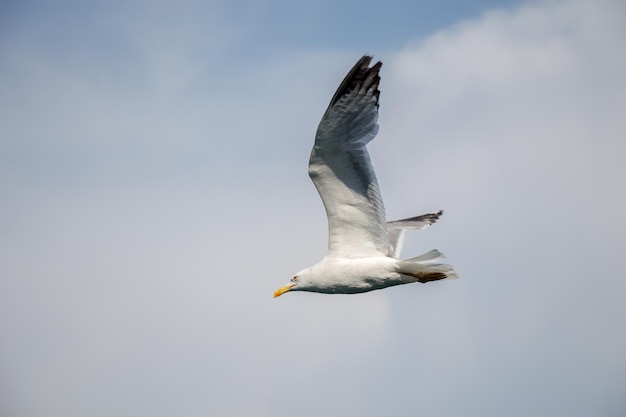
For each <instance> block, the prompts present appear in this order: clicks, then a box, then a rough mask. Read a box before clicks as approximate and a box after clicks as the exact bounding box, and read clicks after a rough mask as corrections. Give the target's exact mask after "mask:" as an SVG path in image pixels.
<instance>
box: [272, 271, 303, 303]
mask: <svg viewBox="0 0 626 417" xmlns="http://www.w3.org/2000/svg"><path fill="white" fill-rule="evenodd" d="M310 272H311V268H307V269H303V270H302V271H300V272H298V273H297V274H296V275H294V276H293V278H291V282H290V283H289V284H287V285H283V286H282V287H280V288H279V289H277V290H276V291H274V298H276V297H280V296H281V295H283V294H284V293H286V292H287V291H306V290H307V289H308V287H309V284H310V282H309V276H310Z"/></svg>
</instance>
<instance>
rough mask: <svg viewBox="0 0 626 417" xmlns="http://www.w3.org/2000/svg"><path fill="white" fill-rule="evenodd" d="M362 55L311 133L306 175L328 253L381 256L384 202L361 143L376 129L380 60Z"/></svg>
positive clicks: (385, 243) (384, 236) (383, 251)
mask: <svg viewBox="0 0 626 417" xmlns="http://www.w3.org/2000/svg"><path fill="white" fill-rule="evenodd" d="M371 59H372V57H370V56H364V57H362V58H361V59H360V60H359V61H358V62H357V63H356V64H355V65H354V67H353V68H352V69H351V70H350V72H349V73H348V75H347V76H346V77H345V78H344V80H343V82H342V83H341V85H340V86H339V88H338V89H337V91H336V92H335V95H334V96H333V98H332V100H331V101H330V104H329V106H328V109H326V112H325V113H324V115H323V116H322V120H321V121H320V124H319V126H318V128H317V133H316V134H315V144H314V146H313V150H312V151H311V158H310V160H309V176H310V177H311V179H312V180H313V183H314V184H315V187H316V188H317V191H318V192H319V194H320V196H321V197H322V201H323V202H324V207H325V208H326V215H327V216H328V229H329V236H328V256H337V257H347V258H359V257H368V256H377V255H378V256H380V255H382V256H386V255H387V254H388V252H389V238H388V235H387V233H388V231H387V224H386V222H385V207H384V206H383V201H382V198H381V196H380V191H379V189H378V181H377V180H376V174H375V173H374V168H373V167H372V163H371V161H370V157H369V154H368V152H367V149H366V147H365V146H366V145H367V143H368V142H370V141H371V140H372V139H374V137H375V136H376V133H378V97H379V95H380V91H379V90H378V83H379V82H380V76H379V74H378V73H379V71H380V67H381V65H382V64H381V63H380V62H377V63H376V64H374V65H373V66H371V67H370V62H371Z"/></svg>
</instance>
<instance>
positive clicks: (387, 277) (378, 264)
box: [320, 257, 403, 294]
mask: <svg viewBox="0 0 626 417" xmlns="http://www.w3.org/2000/svg"><path fill="white" fill-rule="evenodd" d="M396 262H397V261H396V260H395V259H392V258H389V257H379V258H378V257H377V258H363V259H334V260H331V261H328V262H327V264H326V265H324V272H323V276H324V279H323V281H324V285H323V291H320V292H325V293H328V294H357V293H362V292H368V291H373V290H378V289H381V288H386V287H391V286H394V285H399V284H402V283H403V281H402V275H401V274H399V273H398V272H397V271H396V269H397V268H396Z"/></svg>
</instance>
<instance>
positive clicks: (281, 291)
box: [274, 282, 296, 298]
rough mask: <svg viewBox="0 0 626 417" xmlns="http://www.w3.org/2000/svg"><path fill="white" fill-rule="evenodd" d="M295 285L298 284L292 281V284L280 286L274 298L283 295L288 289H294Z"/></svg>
mask: <svg viewBox="0 0 626 417" xmlns="http://www.w3.org/2000/svg"><path fill="white" fill-rule="evenodd" d="M295 286H296V284H294V283H293V282H292V283H290V284H287V285H285V286H284V287H280V288H279V289H277V290H276V291H274V298H276V297H280V296H281V295H283V294H284V293H286V292H287V291H289V290H290V289H292V288H293V287H295Z"/></svg>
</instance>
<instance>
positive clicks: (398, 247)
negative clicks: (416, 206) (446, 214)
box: [387, 210, 443, 259]
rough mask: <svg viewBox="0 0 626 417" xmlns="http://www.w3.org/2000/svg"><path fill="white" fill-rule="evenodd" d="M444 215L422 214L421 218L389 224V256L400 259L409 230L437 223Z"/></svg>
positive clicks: (435, 213) (439, 212)
mask: <svg viewBox="0 0 626 417" xmlns="http://www.w3.org/2000/svg"><path fill="white" fill-rule="evenodd" d="M442 214H443V210H439V211H434V212H432V213H426V214H422V215H421V216H416V217H410V218H408V219H402V220H395V221H392V222H387V228H388V229H389V256H391V257H393V258H396V259H398V258H400V252H401V251H402V246H403V244H404V233H405V232H406V231H407V230H419V229H423V228H425V227H428V226H430V225H431V224H433V223H435V222H436V221H437V220H438V219H439V217H440V216H441V215H442Z"/></svg>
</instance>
